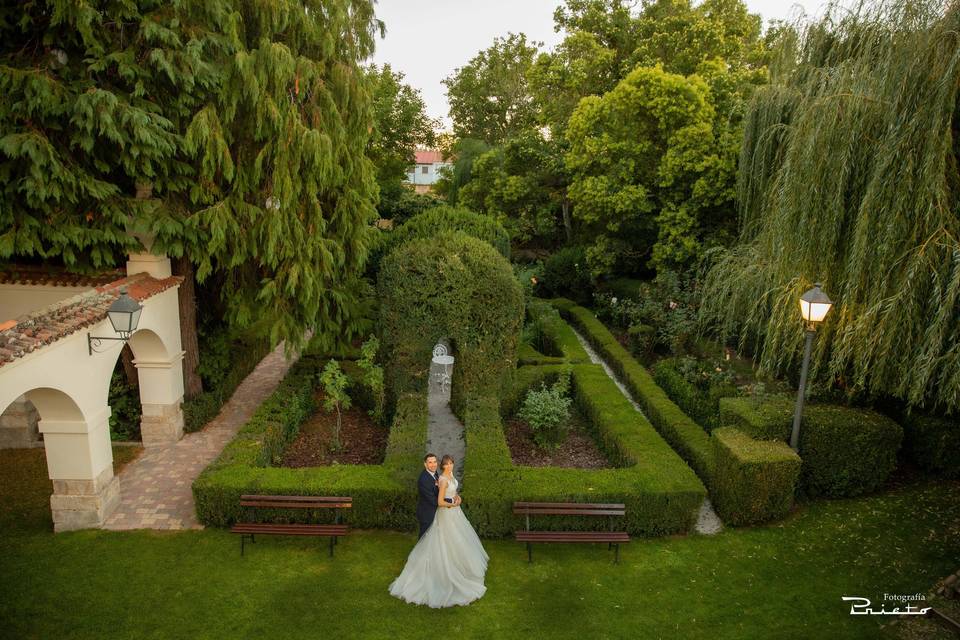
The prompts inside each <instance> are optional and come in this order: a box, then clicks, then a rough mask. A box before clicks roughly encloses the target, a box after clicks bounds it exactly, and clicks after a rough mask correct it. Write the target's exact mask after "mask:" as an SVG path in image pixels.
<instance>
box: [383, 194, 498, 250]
mask: <svg viewBox="0 0 960 640" xmlns="http://www.w3.org/2000/svg"><path fill="white" fill-rule="evenodd" d="M453 231H462V232H463V233H465V234H467V235H468V236H471V237H473V238H477V239H478V240H483V241H484V242H486V243H488V244H490V246H492V247H493V248H494V249H496V250H497V252H499V253H500V255H502V256H503V257H504V258H506V259H507V260H510V234H509V233H508V232H507V230H506V229H504V228H503V225H501V224H500V223H499V222H497V221H496V220H495V219H494V218H491V217H490V216H486V215H481V214H479V213H474V212H473V211H470V210H469V209H464V208H462V207H451V206H449V205H440V206H439V207H433V208H432V209H427V210H426V211H424V212H423V213H418V214H417V215H415V216H413V217H412V218H410V219H409V220H407V221H406V222H404V223H403V224H402V225H400V226H399V227H397V228H396V229H394V231H393V232H392V233H390V234H389V235H385V236H384V243H385V244H384V246H383V247H382V249H381V250H382V251H383V253H384V255H386V254H389V253H390V252H391V251H392V250H393V249H395V248H397V247H399V246H400V245H402V244H403V243H405V242H409V241H411V240H424V239H428V238H432V237H433V236H435V235H438V234H440V233H444V232H453Z"/></svg>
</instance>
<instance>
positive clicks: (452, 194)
mask: <svg viewBox="0 0 960 640" xmlns="http://www.w3.org/2000/svg"><path fill="white" fill-rule="evenodd" d="M489 150H490V145H489V144H487V143H486V142H484V141H483V140H475V139H473V138H461V139H458V140H456V142H454V143H453V145H452V146H451V147H450V149H449V153H448V154H447V153H445V154H444V157H448V156H449V157H450V158H451V159H452V163H453V166H452V167H443V168H441V170H440V178H439V179H438V180H437V181H436V182H435V183H434V184H433V190H434V193H436V194H438V195H440V196H442V197H444V198H446V199H447V202H449V203H450V204H451V205H456V204H458V203H459V200H460V189H461V188H463V186H464V185H465V184H467V183H468V182H470V180H472V179H473V164H474V162H475V161H476V160H477V158H479V157H480V156H482V155H483V154H485V153H486V152H487V151H489Z"/></svg>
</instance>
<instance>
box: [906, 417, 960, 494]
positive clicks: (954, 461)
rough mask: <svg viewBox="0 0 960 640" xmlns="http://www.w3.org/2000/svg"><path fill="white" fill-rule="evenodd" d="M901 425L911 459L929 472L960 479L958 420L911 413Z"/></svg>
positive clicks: (959, 427) (959, 420)
mask: <svg viewBox="0 0 960 640" xmlns="http://www.w3.org/2000/svg"><path fill="white" fill-rule="evenodd" d="M902 424H903V432H904V433H903V448H904V452H905V453H906V454H907V456H908V457H909V458H910V460H912V461H913V462H914V463H915V464H916V465H917V466H918V467H920V468H921V469H923V470H925V471H928V472H930V473H934V474H937V475H940V476H943V477H945V478H960V419H958V418H954V419H952V420H951V419H948V418H941V417H938V416H925V415H919V414H912V415H910V416H906V417H905V418H904V420H903V423H902Z"/></svg>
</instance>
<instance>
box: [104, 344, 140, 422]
mask: <svg viewBox="0 0 960 640" xmlns="http://www.w3.org/2000/svg"><path fill="white" fill-rule="evenodd" d="M107 402H108V403H109V404H110V439H111V440H121V441H132V440H139V439H140V411H141V408H140V392H139V389H137V387H135V386H133V385H131V384H127V377H126V375H124V373H123V365H122V364H120V361H119V360H118V361H117V366H116V368H115V369H114V370H113V375H112V376H111V377H110V396H109V399H108V400H107Z"/></svg>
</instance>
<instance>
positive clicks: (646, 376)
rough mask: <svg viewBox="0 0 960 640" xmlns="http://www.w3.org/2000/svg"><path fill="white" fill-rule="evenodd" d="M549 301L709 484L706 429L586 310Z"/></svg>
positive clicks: (710, 462)
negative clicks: (613, 372)
mask: <svg viewBox="0 0 960 640" xmlns="http://www.w3.org/2000/svg"><path fill="white" fill-rule="evenodd" d="M551 304H553V306H555V307H556V308H557V309H559V311H560V314H561V315H562V316H563V317H565V318H567V319H569V320H570V321H571V322H573V324H574V325H575V326H576V327H577V328H578V329H580V331H581V332H582V333H583V336H584V338H586V340H587V342H589V343H590V344H591V345H592V346H593V348H594V349H596V350H597V353H599V354H601V355H602V356H603V357H604V359H606V361H607V364H609V365H610V367H611V368H612V369H613V370H614V371H615V372H616V374H617V375H618V376H619V377H620V381H621V382H622V383H623V384H624V385H625V386H626V387H627V389H628V390H629V391H630V393H631V394H632V395H633V398H634V399H635V400H636V401H637V404H639V405H640V407H641V408H642V409H643V413H644V415H646V417H647V419H648V420H650V422H651V423H652V424H653V426H654V427H655V428H656V430H657V431H658V432H660V435H662V436H663V437H664V439H665V440H666V441H667V442H669V443H670V446H672V447H673V448H674V450H675V451H676V452H677V453H679V454H680V456H681V457H682V458H683V459H684V460H686V461H687V463H689V464H690V466H691V467H693V469H694V470H695V471H696V472H697V475H699V476H700V477H701V478H703V479H704V480H706V481H707V482H708V484H709V480H710V478H711V477H712V475H713V449H712V447H711V446H710V436H709V435H708V434H707V432H706V431H704V430H703V428H702V427H701V426H700V425H698V424H697V423H696V422H694V421H693V420H692V419H691V418H690V417H689V416H687V414H685V413H684V412H683V410H681V409H680V407H678V406H677V405H676V404H674V402H673V401H672V400H670V398H669V397H668V396H667V394H666V393H665V392H664V391H663V389H661V388H660V387H659V386H657V383H656V382H655V381H654V379H653V376H651V375H650V372H648V371H647V370H646V369H645V368H644V367H643V366H642V365H641V364H640V363H639V362H637V361H636V360H635V359H634V357H633V356H632V355H630V353H629V352H628V351H627V350H626V349H624V348H623V346H622V345H621V344H620V343H619V342H617V339H616V338H614V337H613V334H611V333H610V331H609V330H608V329H607V328H606V327H605V326H604V325H603V323H602V322H600V321H599V320H597V318H596V316H594V315H593V313H591V312H590V310H589V309H585V308H583V307H580V306H577V305H576V304H575V303H573V302H571V301H570V300H565V299H562V298H560V299H555V300H552V301H551Z"/></svg>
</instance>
